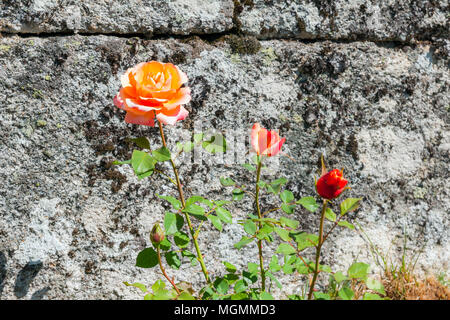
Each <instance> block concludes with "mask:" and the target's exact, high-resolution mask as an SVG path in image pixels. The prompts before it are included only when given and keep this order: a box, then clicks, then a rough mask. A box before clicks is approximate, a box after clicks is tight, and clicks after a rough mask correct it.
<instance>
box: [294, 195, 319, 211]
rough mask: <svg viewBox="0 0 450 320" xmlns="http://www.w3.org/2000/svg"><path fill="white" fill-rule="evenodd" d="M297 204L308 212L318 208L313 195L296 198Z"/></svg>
mask: <svg viewBox="0 0 450 320" xmlns="http://www.w3.org/2000/svg"><path fill="white" fill-rule="evenodd" d="M296 203H297V204H301V205H302V206H303V207H304V208H305V209H306V210H308V211H310V212H313V213H314V212H316V211H317V209H318V208H319V205H318V204H317V202H316V199H314V197H303V198H301V199H300V200H297V202H296Z"/></svg>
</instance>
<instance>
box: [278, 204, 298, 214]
mask: <svg viewBox="0 0 450 320" xmlns="http://www.w3.org/2000/svg"><path fill="white" fill-rule="evenodd" d="M281 210H283V211H284V212H286V213H287V214H292V213H294V211H295V204H286V203H283V204H282V205H281Z"/></svg>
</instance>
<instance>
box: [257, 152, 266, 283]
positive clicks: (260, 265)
mask: <svg viewBox="0 0 450 320" xmlns="http://www.w3.org/2000/svg"><path fill="white" fill-rule="evenodd" d="M261 167H262V159H261V158H260V157H259V156H258V169H257V170H256V196H255V201H256V211H257V212H258V218H259V221H258V231H259V230H260V229H261V228H262V222H261V219H262V215H261V209H260V208H259V179H260V177H261ZM258 250H259V267H260V269H261V290H262V291H264V290H265V289H266V274H265V272H264V262H263V252H262V239H261V240H258Z"/></svg>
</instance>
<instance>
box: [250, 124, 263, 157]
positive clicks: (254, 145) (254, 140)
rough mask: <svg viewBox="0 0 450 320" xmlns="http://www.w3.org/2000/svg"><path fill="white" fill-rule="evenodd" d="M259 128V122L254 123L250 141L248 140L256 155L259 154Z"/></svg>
mask: <svg viewBox="0 0 450 320" xmlns="http://www.w3.org/2000/svg"><path fill="white" fill-rule="evenodd" d="M260 130H261V126H260V125H259V123H255V124H254V125H253V128H252V133H251V141H250V142H251V145H252V148H253V151H254V152H256V154H257V155H259V143H258V134H259V131H260Z"/></svg>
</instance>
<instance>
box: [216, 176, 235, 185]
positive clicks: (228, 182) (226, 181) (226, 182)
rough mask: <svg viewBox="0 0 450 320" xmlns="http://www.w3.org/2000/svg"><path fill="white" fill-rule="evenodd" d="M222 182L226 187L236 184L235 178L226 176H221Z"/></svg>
mask: <svg viewBox="0 0 450 320" xmlns="http://www.w3.org/2000/svg"><path fill="white" fill-rule="evenodd" d="M220 183H221V184H222V185H223V186H225V187H229V186H234V185H235V184H236V182H234V181H233V179H231V178H225V177H220Z"/></svg>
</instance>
